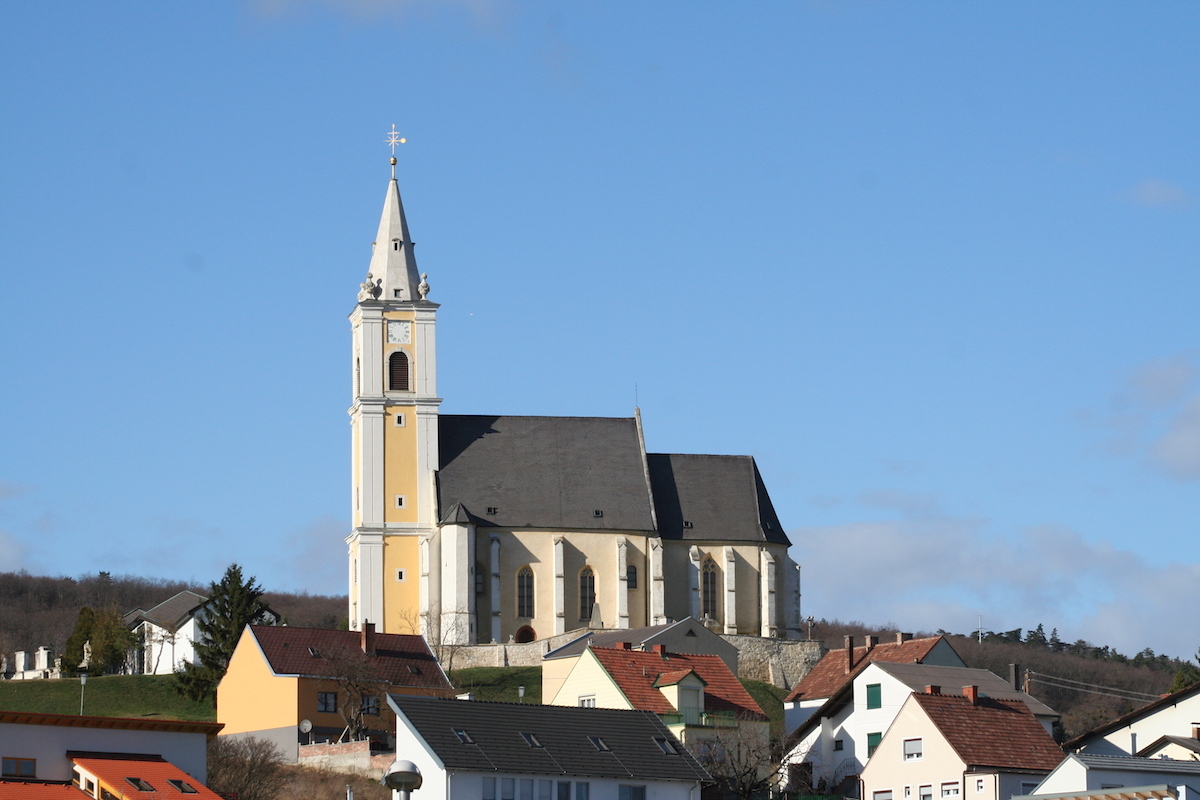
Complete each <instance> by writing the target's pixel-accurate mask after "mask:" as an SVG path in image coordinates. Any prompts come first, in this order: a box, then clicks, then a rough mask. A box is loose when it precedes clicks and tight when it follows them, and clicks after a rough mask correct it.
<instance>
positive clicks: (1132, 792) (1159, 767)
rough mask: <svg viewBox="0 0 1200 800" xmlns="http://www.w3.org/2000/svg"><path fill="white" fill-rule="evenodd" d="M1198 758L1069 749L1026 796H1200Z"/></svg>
mask: <svg viewBox="0 0 1200 800" xmlns="http://www.w3.org/2000/svg"><path fill="white" fill-rule="evenodd" d="M1198 790H1200V761H1193V760H1187V761H1179V760H1175V759H1169V758H1137V757H1132V756H1111V755H1087V754H1083V755H1081V754H1078V753H1072V754H1071V755H1069V756H1067V757H1066V758H1065V759H1063V761H1062V763H1061V764H1059V765H1058V766H1057V767H1055V769H1054V771H1053V772H1051V773H1050V774H1049V775H1047V776H1046V778H1045V779H1044V780H1043V781H1042V782H1041V783H1040V784H1039V785H1038V787H1037V794H1030V795H1027V796H1026V797H1027V798H1028V800H1035V799H1036V800H1051V798H1053V800H1067V798H1084V797H1087V798H1095V799H1096V800H1099V799H1100V798H1105V800H1115V799H1116V798H1121V800H1131V799H1132V798H1137V800H1154V798H1178V799H1179V800H1184V798H1186V797H1188V796H1189V795H1190V797H1191V798H1193V800H1195V798H1200V791H1198Z"/></svg>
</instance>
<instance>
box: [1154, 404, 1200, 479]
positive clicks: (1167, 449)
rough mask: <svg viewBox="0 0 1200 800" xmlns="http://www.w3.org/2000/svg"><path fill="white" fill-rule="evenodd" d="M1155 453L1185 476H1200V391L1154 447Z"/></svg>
mask: <svg viewBox="0 0 1200 800" xmlns="http://www.w3.org/2000/svg"><path fill="white" fill-rule="evenodd" d="M1150 455H1151V457H1152V458H1153V459H1154V460H1155V461H1156V462H1157V463H1158V464H1159V465H1160V466H1162V467H1163V468H1165V469H1166V470H1167V471H1168V472H1170V473H1171V474H1172V475H1174V476H1175V477H1177V478H1180V479H1183V480H1195V479H1197V478H1200V395H1196V396H1195V397H1192V398H1191V399H1190V400H1189V401H1188V403H1187V405H1186V406H1185V407H1184V409H1183V411H1182V412H1180V413H1179V414H1178V415H1177V416H1176V417H1175V418H1174V419H1173V420H1171V425H1170V428H1168V429H1167V432H1166V433H1164V434H1163V435H1162V436H1160V437H1159V438H1158V439H1157V440H1156V441H1155V442H1154V444H1153V445H1152V446H1151V448H1150Z"/></svg>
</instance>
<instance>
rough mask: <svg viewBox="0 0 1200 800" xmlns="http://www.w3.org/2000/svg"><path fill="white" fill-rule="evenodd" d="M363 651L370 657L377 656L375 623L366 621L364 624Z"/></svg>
mask: <svg viewBox="0 0 1200 800" xmlns="http://www.w3.org/2000/svg"><path fill="white" fill-rule="evenodd" d="M362 651H363V652H364V653H366V654H367V655H369V656H373V655H375V623H374V622H367V621H366V620H365V619H364V620H363V624H362Z"/></svg>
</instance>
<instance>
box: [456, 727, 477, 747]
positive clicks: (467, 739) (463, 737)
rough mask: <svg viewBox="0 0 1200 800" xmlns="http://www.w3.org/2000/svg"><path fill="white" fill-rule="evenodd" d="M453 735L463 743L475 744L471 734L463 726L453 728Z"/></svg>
mask: <svg viewBox="0 0 1200 800" xmlns="http://www.w3.org/2000/svg"><path fill="white" fill-rule="evenodd" d="M454 735H455V736H457V737H458V741H460V742H462V743H463V744H475V740H474V739H472V738H471V734H469V733H467V731H466V729H465V728H454Z"/></svg>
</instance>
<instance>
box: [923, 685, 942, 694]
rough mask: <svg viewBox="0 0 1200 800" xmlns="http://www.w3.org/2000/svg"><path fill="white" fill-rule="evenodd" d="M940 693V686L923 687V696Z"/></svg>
mask: <svg viewBox="0 0 1200 800" xmlns="http://www.w3.org/2000/svg"><path fill="white" fill-rule="evenodd" d="M941 693H942V687H940V686H933V685H930V686H926V687H925V694H941Z"/></svg>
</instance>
